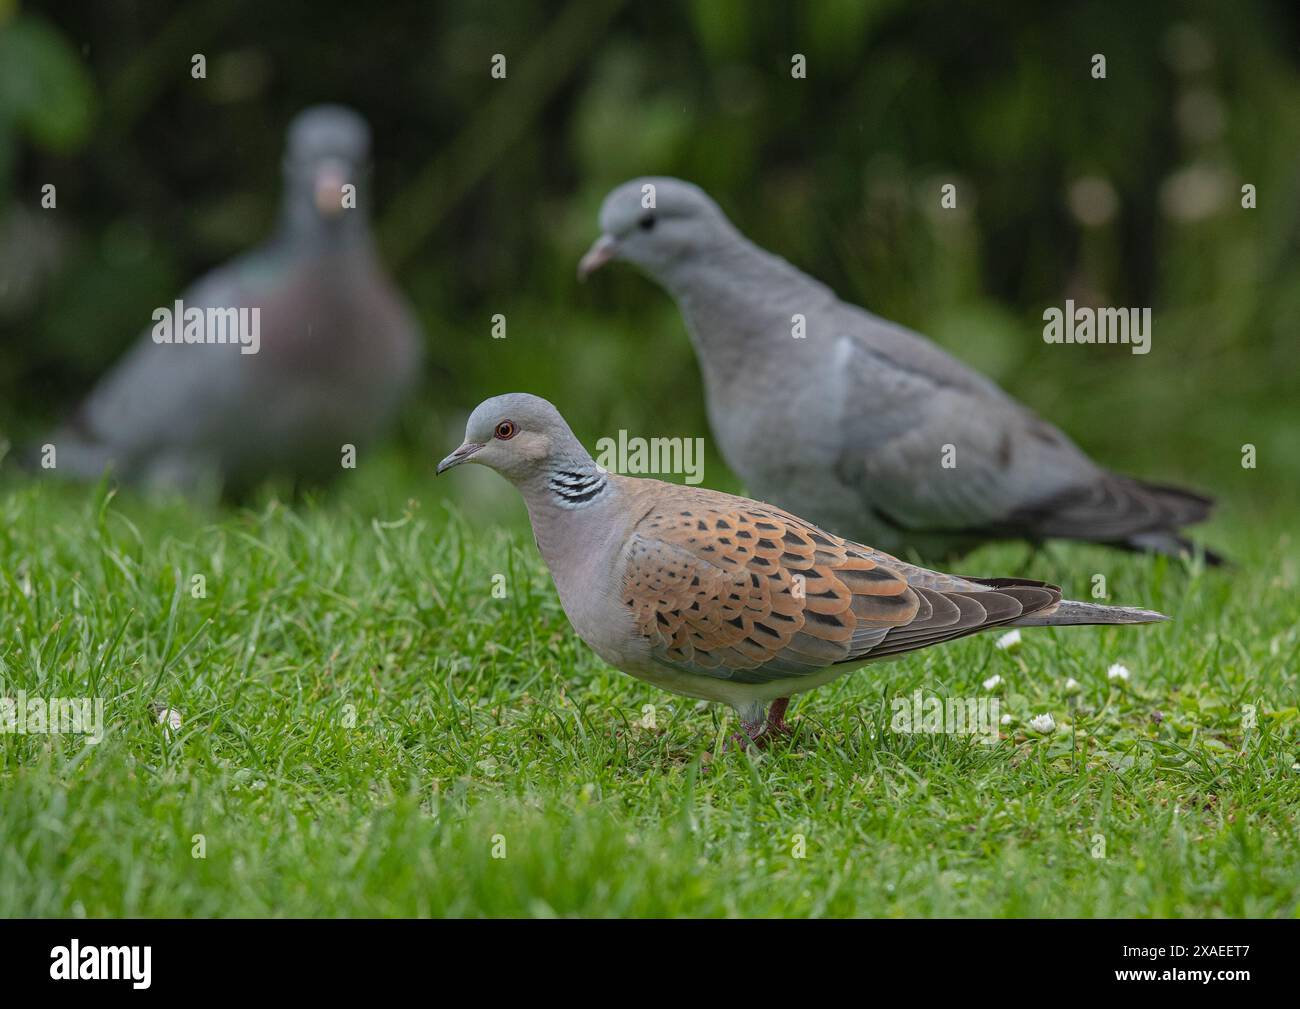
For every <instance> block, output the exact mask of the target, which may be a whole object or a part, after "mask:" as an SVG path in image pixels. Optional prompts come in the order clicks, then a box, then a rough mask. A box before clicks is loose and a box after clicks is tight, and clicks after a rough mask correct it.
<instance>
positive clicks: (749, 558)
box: [437, 393, 1167, 741]
mask: <svg viewBox="0 0 1300 1009" xmlns="http://www.w3.org/2000/svg"><path fill="white" fill-rule="evenodd" d="M466 462H474V463H479V464H481V465H484V466H487V467H489V468H490V469H493V470H496V471H497V472H498V473H500V474H501V475H502V476H504V477H505V478H506V479H507V480H509V481H510V482H511V483H513V484H514V485H515V487H516V488H518V490H519V491H520V493H521V494H522V495H523V498H524V503H525V504H526V505H527V507H528V515H529V518H530V519H531V520H532V525H533V533H534V535H535V536H536V539H537V546H538V549H539V550H540V551H541V553H542V558H543V560H545V561H546V565H547V567H549V568H550V570H551V577H552V578H553V579H554V580H555V587H556V590H557V591H558V592H559V595H560V602H561V604H562V605H563V606H564V612H565V613H566V614H567V616H568V618H569V622H570V623H571V624H573V628H574V630H576V631H577V632H578V635H579V637H581V638H582V639H583V641H585V642H586V643H587V644H588V645H590V646H591V647H592V649H594V650H595V652H596V654H598V655H599V656H600V657H601V658H602V659H604V660H605V661H606V662H608V663H609V664H610V665H612V666H615V667H617V668H618V669H621V670H623V671H624V672H626V673H630V674H632V675H633V676H636V677H638V678H640V679H643V680H647V681H648V682H650V683H653V684H655V685H656V686H658V687H661V688H663V689H664V690H668V691H671V692H672V693H675V694H685V695H686V696H687V697H698V698H703V699H705V700H709V701H723V702H725V703H727V704H730V705H731V706H732V707H733V708H735V710H736V712H737V714H738V715H739V716H740V722H741V725H742V727H743V728H744V730H745V737H742V741H743V740H744V739H745V738H748V739H753V740H759V741H761V740H764V739H766V738H767V737H768V736H770V735H772V734H773V733H782V732H786V731H788V727H787V726H786V724H785V721H784V713H785V710H786V706H787V704H788V703H789V699H790V695H792V694H796V693H801V692H803V691H805V690H811V689H813V688H814V687H818V686H821V685H822V684H823V683H827V682H829V681H831V680H833V679H835V678H836V677H838V676H841V675H842V674H844V673H846V672H849V671H850V670H852V669H856V668H858V667H859V666H862V665H864V664H866V663H868V662H873V661H876V660H877V659H885V658H890V657H892V656H897V655H901V654H903V653H905V652H911V651H915V650H916V649H919V648H924V647H926V646H929V645H936V644H939V643H940V642H943V641H950V640H952V639H954V638H960V637H965V636H966V635H968V634H974V633H976V632H977V631H984V630H990V629H993V628H1002V627H1035V626H1056V625H1065V624H1144V623H1153V622H1156V621H1160V620H1165V619H1167V618H1166V617H1164V616H1162V615H1161V614H1159V613H1154V612H1152V611H1150V610H1142V609H1130V608H1127V607H1120V606H1101V605H1098V604H1094V603H1083V602H1074V601H1071V600H1063V599H1062V598H1061V590H1060V589H1058V588H1057V587H1056V586H1054V585H1046V584H1044V583H1042V582H1035V581H1027V580H1022V579H1015V578H960V577H957V576H956V575H947V574H942V573H940V572H938V571H930V570H927V569H925V568H921V567H916V566H915V565H912V564H907V563H905V562H903V561H900V560H898V559H897V558H895V557H891V556H890V555H889V554H886V553H882V552H880V551H878V550H874V549H872V548H871V547H868V546H863V545H861V544H859V543H854V542H852V541H851V540H846V539H842V538H841V537H839V536H836V535H833V534H832V533H829V532H826V531H825V530H823V529H819V528H818V527H817V526H815V525H813V524H812V523H810V522H806V521H804V520H803V519H801V518H799V517H797V516H795V515H792V514H790V513H789V512H787V511H783V510H782V509H780V508H776V507H774V506H772V505H767V504H762V503H760V502H758V501H751V500H749V499H747V498H743V497H735V496H734V495H731V494H722V493H719V492H717V491H711V490H706V489H704V488H700V487H689V486H682V485H678V484H669V483H664V482H662V481H660V480H644V479H637V478H633V477H623V476H617V475H615V474H612V473H607V472H605V471H604V470H602V469H600V468H599V467H598V466H597V465H596V463H595V462H594V461H593V459H592V457H591V455H590V454H588V452H587V451H586V449H584V448H583V447H582V444H581V443H580V442H579V441H578V439H577V438H575V437H574V435H573V432H572V431H571V430H569V426H568V425H567V424H566V423H565V422H564V418H563V417H561V416H560V414H559V411H557V410H556V409H555V407H554V406H552V405H551V404H550V403H548V402H547V401H546V400H544V399H540V398H538V397H537V396H530V395H528V394H526V393H510V394H508V395H505V396H496V397H494V398H492V399H489V400H486V401H484V402H483V403H481V404H479V406H478V407H477V408H476V409H475V410H474V412H473V414H471V415H470V418H469V422H468V423H467V425H466V428H465V442H464V444H462V445H461V446H460V447H459V448H458V449H456V451H454V452H453V453H451V455H449V456H447V458H445V459H444V460H442V462H441V463H439V464H438V470H437V471H438V472H439V473H443V472H446V471H447V470H448V469H451V468H452V467H453V466H459V465H460V464H461V463H466ZM769 705H770V707H769Z"/></svg>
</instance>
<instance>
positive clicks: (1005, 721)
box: [998, 715, 1014, 725]
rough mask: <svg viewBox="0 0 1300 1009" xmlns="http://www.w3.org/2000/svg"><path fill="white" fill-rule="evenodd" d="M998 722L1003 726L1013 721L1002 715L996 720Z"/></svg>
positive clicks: (1008, 716)
mask: <svg viewBox="0 0 1300 1009" xmlns="http://www.w3.org/2000/svg"><path fill="white" fill-rule="evenodd" d="M998 721H1000V722H1001V723H1002V724H1003V725H1010V724H1011V723H1012V721H1014V719H1012V717H1011V716H1010V715H1003V716H1002V717H1001V718H1000V719H998Z"/></svg>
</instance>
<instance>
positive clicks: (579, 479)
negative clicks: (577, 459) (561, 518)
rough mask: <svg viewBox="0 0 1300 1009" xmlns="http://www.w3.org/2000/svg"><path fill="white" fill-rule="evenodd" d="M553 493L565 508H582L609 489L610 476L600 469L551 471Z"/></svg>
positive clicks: (557, 502)
mask: <svg viewBox="0 0 1300 1009" xmlns="http://www.w3.org/2000/svg"><path fill="white" fill-rule="evenodd" d="M550 488H551V493H552V494H554V495H555V501H556V504H558V505H560V506H561V507H563V508H581V507H582V506H583V505H586V504H590V503H591V502H592V501H595V500H596V499H597V498H598V497H600V496H601V495H602V494H604V493H605V491H606V490H608V489H609V478H608V477H607V476H606V475H605V474H604V473H602V472H601V471H600V470H598V469H595V468H592V469H557V470H555V471H554V472H552V473H551V479H550Z"/></svg>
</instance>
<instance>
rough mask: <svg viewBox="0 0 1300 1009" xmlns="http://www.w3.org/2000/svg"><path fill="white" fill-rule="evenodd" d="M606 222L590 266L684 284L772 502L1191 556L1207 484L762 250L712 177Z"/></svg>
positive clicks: (924, 541) (729, 437)
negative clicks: (732, 214)
mask: <svg viewBox="0 0 1300 1009" xmlns="http://www.w3.org/2000/svg"><path fill="white" fill-rule="evenodd" d="M651 195H653V203H654V205H653V207H650V206H647V204H648V203H649V202H651V201H650V199H649V197H650V196H651ZM600 227H601V231H602V232H603V234H602V235H601V237H600V238H599V239H598V240H597V241H596V243H595V244H594V245H593V246H592V247H591V250H590V251H589V252H588V253H587V254H586V256H584V257H583V259H582V262H581V263H580V264H579V267H578V273H579V276H580V277H585V276H586V275H588V274H590V273H591V272H592V271H594V270H596V269H598V268H599V267H600V266H601V265H603V264H604V263H606V262H608V261H609V260H611V259H624V260H627V261H629V262H631V263H634V264H636V265H637V266H639V267H640V268H641V269H642V270H644V271H645V272H646V273H647V274H649V275H650V276H651V277H652V278H653V279H655V280H656V281H658V282H659V283H660V284H661V285H662V286H663V287H665V288H666V289H667V290H668V292H669V293H670V294H671V295H672V296H673V298H674V299H675V300H676V302H677V306H678V308H679V309H680V310H681V313H682V315H683V317H684V318H685V320H686V327H687V330H688V331H689V333H690V337H691V342H692V343H693V344H694V346H695V352H696V355H697V356H698V358H699V361H700V367H701V370H702V371H703V374H704V387H705V396H706V400H707V406H708V414H709V420H710V423H711V424H712V427H713V432H714V435H715V436H716V437H717V439H718V444H719V447H720V449H721V451H722V454H723V456H724V458H725V459H726V460H727V462H728V464H729V465H730V466H731V467H732V469H733V470H735V471H736V473H737V474H739V476H740V477H741V478H742V479H743V480H744V481H745V483H746V485H747V487H748V489H749V491H750V492H751V493H753V494H755V495H757V496H759V497H762V498H765V499H768V500H771V501H774V502H776V503H778V504H780V505H782V506H783V507H788V508H791V509H793V510H796V511H798V512H799V513H800V514H803V515H806V516H807V517H808V518H809V519H811V520H813V521H815V522H817V523H818V524H820V525H823V526H825V527H826V528H828V529H832V530H834V531H836V532H839V533H841V534H842V535H846V536H852V537H854V538H857V539H864V540H867V541H868V542H872V543H876V544H878V545H880V546H882V547H883V548H885V549H889V550H899V549H901V548H903V547H905V546H906V547H912V548H914V549H916V550H918V551H919V552H920V553H922V554H923V555H927V556H932V555H944V554H947V553H950V552H953V551H961V550H964V549H968V548H970V547H972V546H975V545H976V544H978V543H979V542H982V541H985V540H990V539H1002V538H1025V539H1028V540H1031V541H1034V542H1039V541H1042V540H1047V539H1054V538H1060V539H1073V540H1086V541H1089V542H1095V543H1105V544H1110V545H1114V546H1119V547H1123V548H1126V549H1132V550H1152V551H1157V552H1160V553H1167V554H1172V555H1178V554H1181V553H1185V552H1187V551H1189V550H1190V547H1191V544H1190V543H1189V542H1188V541H1187V540H1186V539H1184V538H1183V536H1182V535H1181V533H1180V529H1181V527H1182V526H1185V525H1189V524H1191V523H1194V522H1199V521H1201V520H1202V519H1204V518H1205V517H1206V516H1207V515H1208V514H1209V512H1210V509H1211V506H1212V501H1211V500H1210V499H1209V498H1206V497H1203V496H1201V495H1200V494H1196V493H1194V492H1191V491H1186V490H1182V489H1180V488H1177V487H1167V486H1162V485H1159V484H1152V483H1147V482H1145V481H1142V480H1136V479H1132V478H1129V477H1125V476H1120V475H1118V474H1115V473H1111V472H1109V471H1107V470H1105V469H1103V468H1101V467H1100V466H1098V465H1097V464H1096V463H1094V462H1093V461H1092V460H1091V459H1089V458H1088V456H1087V455H1085V454H1084V453H1083V451H1082V450H1081V449H1080V448H1079V447H1078V446H1077V445H1075V444H1074V442H1072V441H1071V440H1070V439H1069V438H1068V437H1067V436H1066V435H1065V434H1063V433H1062V432H1061V431H1059V430H1058V429H1057V428H1055V427H1053V426H1052V425H1051V424H1049V423H1047V422H1046V421H1045V420H1043V419H1042V418H1041V417H1039V416H1038V415H1037V414H1035V413H1034V412H1033V411H1032V410H1030V409H1028V408H1027V407H1025V406H1024V405H1022V404H1021V403H1018V402H1017V401H1016V400H1014V399H1012V398H1011V397H1010V396H1008V395H1007V394H1006V393H1005V392H1003V391H1002V390H1001V389H999V388H998V387H997V386H996V385H995V384H994V383H992V382H991V381H989V380H988V379H986V378H984V377H983V376H982V375H979V374H978V373H976V372H975V371H973V370H971V369H970V368H968V367H967V366H966V365H964V364H962V363H961V362H960V361H958V360H957V359H956V358H954V357H952V356H950V355H949V354H947V353H945V352H944V351H943V350H940V349H939V348H938V347H937V346H935V345H934V344H932V343H930V342H929V341H928V340H926V339H925V338H923V337H921V336H920V335H918V334H916V333H913V332H911V331H910V330H907V329H905V328H903V327H902V326H898V325H895V324H894V323H891V322H888V321H886V320H885V319H881V318H879V317H877V316H875V315H872V314H871V313H870V312H867V311H864V310H863V309H861V308H859V307H857V306H856V305H850V304H847V303H845V302H843V301H841V300H840V299H839V298H837V297H836V296H835V294H834V293H833V292H832V291H831V290H830V289H829V288H828V287H826V286H825V285H824V284H821V283H819V282H818V281H816V280H814V279H813V278H812V277H809V276H807V275H805V274H803V273H801V272H800V271H799V270H797V269H795V268H794V267H793V266H791V265H790V264H789V263H787V262H786V261H785V260H783V259H780V258H779V257H777V256H774V255H772V254H771V253H769V252H766V251H764V250H763V249H760V248H759V247H758V246H756V245H754V244H753V243H752V242H750V241H749V240H748V239H746V238H745V236H744V235H742V234H741V233H740V232H739V231H738V230H737V229H736V228H735V227H734V226H733V225H732V224H731V222H730V221H728V220H727V218H726V216H725V215H724V214H723V213H722V211H721V210H720V209H719V208H718V205H717V204H716V203H714V202H713V200H711V199H710V198H709V196H708V195H707V194H706V193H705V192H704V191H703V190H701V189H700V188H699V187H698V186H695V185H692V184H691V183H689V182H683V181H682V180H680V179H672V178H643V179H635V180H633V181H631V182H627V183H624V184H623V185H621V186H619V187H618V188H617V189H615V190H614V191H613V192H611V193H610V194H609V196H608V197H606V199H605V202H604V205H603V206H602V207H601V211H600ZM799 327H802V328H801V329H800V328H799ZM796 334H798V335H802V337H803V338H802V339H798V338H795V336H796ZM946 446H952V448H951V449H947V448H946ZM945 462H950V463H952V464H953V465H951V466H950V467H949V466H945V465H944V463H945ZM1206 559H1207V560H1208V561H1209V562H1211V563H1217V562H1218V561H1219V560H1220V558H1218V557H1217V556H1215V555H1214V554H1212V553H1208V552H1207V553H1206Z"/></svg>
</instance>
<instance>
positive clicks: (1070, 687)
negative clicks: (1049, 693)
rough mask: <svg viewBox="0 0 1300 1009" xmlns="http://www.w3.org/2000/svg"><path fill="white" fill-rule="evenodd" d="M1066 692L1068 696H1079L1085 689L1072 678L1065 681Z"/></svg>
mask: <svg viewBox="0 0 1300 1009" xmlns="http://www.w3.org/2000/svg"><path fill="white" fill-rule="evenodd" d="M1065 692H1066V693H1067V694H1079V693H1082V692H1083V687H1082V686H1080V685H1079V681H1078V680H1076V679H1075V678H1074V677H1073V676H1071V677H1070V678H1069V679H1068V680H1066V681H1065Z"/></svg>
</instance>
